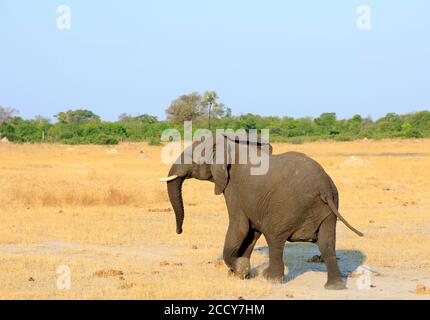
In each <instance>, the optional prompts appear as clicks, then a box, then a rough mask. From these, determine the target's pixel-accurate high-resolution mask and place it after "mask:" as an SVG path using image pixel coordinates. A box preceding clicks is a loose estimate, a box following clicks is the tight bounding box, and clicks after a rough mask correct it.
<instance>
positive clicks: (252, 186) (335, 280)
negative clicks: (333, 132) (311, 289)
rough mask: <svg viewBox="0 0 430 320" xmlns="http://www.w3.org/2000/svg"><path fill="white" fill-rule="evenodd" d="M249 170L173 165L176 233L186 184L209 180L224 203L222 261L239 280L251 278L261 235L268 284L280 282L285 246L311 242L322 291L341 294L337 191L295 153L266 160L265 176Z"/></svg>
mask: <svg viewBox="0 0 430 320" xmlns="http://www.w3.org/2000/svg"><path fill="white" fill-rule="evenodd" d="M236 145H238V148H239V147H241V146H240V143H236ZM270 150H271V149H270ZM270 153H271V151H270ZM182 157H183V155H182ZM250 168H251V165H248V164H231V165H222V164H212V165H210V164H200V165H199V164H195V163H193V164H188V165H184V164H174V165H173V166H172V167H171V169H170V172H169V176H172V175H178V176H179V178H177V179H176V180H174V181H171V182H168V183H167V188H168V194H169V198H170V201H171V204H172V206H173V209H174V211H175V215H176V224H177V230H176V231H177V233H178V234H180V233H182V224H183V220H184V208H183V201H182V183H183V182H184V180H185V179H189V178H195V179H199V180H209V181H212V182H214V183H215V193H216V194H222V193H223V194H224V197H225V201H226V203H227V209H228V214H229V227H228V231H227V235H226V238H225V245H224V254H223V257H224V261H225V263H226V265H227V266H228V268H229V269H230V270H231V272H233V273H235V274H236V275H238V276H239V277H241V278H247V277H248V276H249V273H250V256H251V253H252V250H253V248H254V245H255V243H256V242H257V240H258V239H259V237H260V236H261V234H263V235H264V237H265V238H266V240H267V243H268V246H269V266H268V268H267V269H266V270H265V271H264V276H265V277H266V278H267V279H270V280H275V281H281V282H282V281H283V277H284V263H283V250H284V245H285V243H286V241H289V242H313V243H316V244H317V245H318V247H319V250H320V252H321V255H322V257H323V259H324V262H325V264H326V266H327V271H328V281H327V283H326V285H325V288H326V289H344V288H345V285H344V283H343V281H342V275H341V272H340V271H339V268H338V265H337V260H336V252H335V242H336V221H337V218H341V216H340V214H339V213H338V212H337V208H338V205H339V200H338V192H337V189H336V186H335V185H334V183H333V181H332V180H331V179H330V177H329V176H328V175H327V174H326V172H325V171H324V169H323V168H322V167H321V166H320V165H319V164H318V163H317V162H315V161H314V160H312V159H311V158H309V157H307V156H306V155H304V154H302V153H297V152H287V153H284V154H280V155H270V168H269V171H268V173H267V174H266V175H262V176H252V175H251V174H250ZM342 221H344V220H343V218H342ZM344 222H345V223H347V222H346V221H344ZM348 226H349V225H348ZM349 227H350V226H349ZM351 228H352V227H351ZM354 231H355V232H357V233H358V234H359V235H362V234H361V233H359V232H358V231H356V230H355V229H354Z"/></svg>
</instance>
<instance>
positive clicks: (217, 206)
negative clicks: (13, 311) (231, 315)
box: [0, 140, 430, 299]
mask: <svg viewBox="0 0 430 320" xmlns="http://www.w3.org/2000/svg"><path fill="white" fill-rule="evenodd" d="M291 150H295V151H301V152H305V153H307V154H308V155H310V156H312V157H313V158H314V159H316V160H317V161H319V162H320V163H321V164H322V165H323V166H324V168H325V169H326V171H327V172H328V173H329V174H330V175H331V176H332V178H333V180H334V181H335V183H336V184H337V186H338V189H339V192H340V207H341V208H340V209H341V212H342V213H343V215H344V216H345V217H346V218H347V219H348V220H349V221H350V222H351V224H353V225H354V226H356V227H357V228H358V229H360V230H362V231H363V232H364V233H365V237H364V238H358V237H357V236H356V235H355V234H353V233H352V232H350V231H349V230H348V229H346V227H345V226H343V225H342V224H341V223H339V224H338V245H337V249H338V256H339V258H340V262H339V263H340V266H341V269H342V271H343V272H344V273H346V274H349V277H348V287H349V290H344V291H340V292H331V291H326V290H324V289H323V285H324V283H325V280H326V274H325V272H323V271H324V266H323V265H320V264H315V263H309V262H307V260H308V259H309V258H310V257H312V256H313V255H315V254H317V253H318V251H317V249H316V247H315V246H313V245H305V244H289V245H287V246H286V248H285V253H284V258H285V259H284V260H285V263H286V265H287V266H286V268H287V269H288V270H286V274H288V275H287V276H286V283H285V284H282V285H280V284H272V283H268V282H266V281H265V280H264V279H263V278H262V276H261V270H262V269H263V268H264V267H265V266H266V265H267V263H268V258H267V249H266V246H265V242H264V239H263V238H262V239H261V240H260V241H259V243H258V244H257V246H256V249H255V251H254V254H253V257H252V260H251V262H252V265H253V268H254V269H253V272H254V274H255V276H254V277H253V278H252V279H250V280H244V281H242V280H239V279H236V278H232V277H230V276H228V274H227V270H226V267H225V266H224V265H223V263H222V262H221V260H220V258H221V254H222V247H223V241H224V236H225V231H226V228H227V213H226V207H225V203H224V199H223V197H217V196H215V195H214V194H213V185H212V184H211V183H209V182H201V181H192V180H189V181H186V183H185V185H184V202H185V210H186V217H185V223H184V234H183V235H181V236H178V235H176V233H175V219H174V216H173V212H171V209H170V204H169V202H168V198H167V193H166V188H165V185H164V184H162V183H160V182H158V181H157V178H159V177H163V176H165V175H166V174H167V171H168V166H167V165H163V164H162V163H161V161H160V151H161V147H152V146H148V145H147V144H143V143H142V144H121V145H119V146H116V147H114V148H108V147H103V146H64V145H11V144H0V226H1V232H0V298H2V299H42V298H43V299H79V298H83V299H238V298H244V299H387V298H395V299H416V298H418V299H421V298H422V299H427V298H430V295H426V293H429V292H428V291H426V290H424V289H422V288H421V290H418V291H416V288H417V285H421V286H422V285H424V286H426V287H427V288H428V287H430V235H429V231H430V140H384V141H356V142H315V143H306V144H303V145H290V144H274V152H275V153H281V152H285V151H291ZM141 151H143V153H141ZM204 198H205V199H207V200H206V201H203V199H204ZM362 264H365V265H367V266H369V267H370V268H371V269H372V270H373V271H374V272H373V273H372V277H371V281H372V287H371V288H369V289H361V290H360V289H359V288H358V287H357V279H361V278H360V277H359V275H357V272H354V271H356V270H357V268H358V267H359V266H360V265H362ZM60 265H66V266H68V267H69V268H70V270H71V281H72V282H71V288H70V290H59V289H58V288H57V277H58V275H57V274H56V269H57V267H58V266H60Z"/></svg>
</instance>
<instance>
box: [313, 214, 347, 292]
mask: <svg viewBox="0 0 430 320" xmlns="http://www.w3.org/2000/svg"><path fill="white" fill-rule="evenodd" d="M336 221H337V217H336V216H335V215H334V214H331V215H329V216H328V217H327V218H326V219H325V220H324V221H323V222H322V224H321V226H320V229H319V231H318V240H317V244H318V248H319V250H320V252H321V255H322V258H323V259H324V263H325V264H326V266H327V278H328V280H327V283H326V285H325V288H326V289H329V290H342V289H346V287H345V284H344V283H343V281H342V274H341V272H340V270H339V266H338V264H337V259H336Z"/></svg>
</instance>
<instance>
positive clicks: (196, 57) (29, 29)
mask: <svg viewBox="0 0 430 320" xmlns="http://www.w3.org/2000/svg"><path fill="white" fill-rule="evenodd" d="M61 4H67V5H69V6H70V7H71V9H72V29H71V30H70V31H59V30H58V29H57V27H56V23H57V17H58V15H57V13H56V9H57V6H58V5H61ZM360 4H367V5H369V6H370V8H371V9H372V11H371V14H372V15H371V17H372V29H371V30H370V31H363V30H361V31H360V30H358V29H357V27H356V20H357V18H358V15H357V12H356V10H357V7H358V6H359V5H360ZM204 90H216V91H217V92H218V94H219V95H220V97H221V100H222V101H223V102H224V103H225V104H226V105H227V106H230V107H231V108H232V109H233V113H234V114H241V113H247V112H252V113H259V114H263V115H279V116H283V115H289V116H294V117H300V116H318V115H319V114H320V113H322V112H336V113H337V114H338V116H339V117H340V118H344V117H350V116H352V115H353V114H356V113H359V114H361V115H363V116H367V115H371V116H372V117H374V118H377V117H380V116H382V115H384V114H386V113H387V112H397V113H406V112H412V111H417V110H428V109H430V1H427V0H420V1H418V0H412V1H404V0H367V1H365V0H363V1H349V0H342V1H339V0H336V1H334V0H331V1H315V0H314V1H309V0H305V1H303V0H302V1H299V0H296V1H285V0H279V1H273V0H272V1H270V0H268V1H261V0H260V1H255V0H240V1H238V0H235V1H226V0H222V1H220V0H217V1H202V0H193V1H190V0H183V1H177V0H171V1H167V0H157V1H155V0H150V1H137V0H136V1H131V0H124V1H101V0H92V1H84V0H58V1H54V0H43V1H32V0H27V1H24V0H0V105H3V106H10V107H14V108H17V109H19V110H20V114H21V116H23V117H33V116H34V115H37V114H41V115H44V116H48V117H51V116H52V115H53V114H56V113H57V112H59V111H64V110H67V109H70V108H88V109H91V110H92V111H94V112H95V113H97V114H99V115H101V116H102V118H103V119H106V120H115V119H116V118H117V116H118V115H119V114H120V113H123V112H127V113H131V114H142V113H149V114H153V115H156V116H158V117H159V118H160V119H164V117H165V115H164V110H165V109H166V107H167V106H168V105H169V103H170V102H171V101H172V100H173V99H174V98H176V97H177V96H178V95H180V94H183V93H189V92H192V91H199V92H202V91H204Z"/></svg>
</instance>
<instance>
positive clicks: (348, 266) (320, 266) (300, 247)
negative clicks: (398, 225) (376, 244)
mask: <svg viewBox="0 0 430 320" xmlns="http://www.w3.org/2000/svg"><path fill="white" fill-rule="evenodd" d="M255 250H256V251H258V252H262V253H265V254H266V255H267V258H268V257H269V248H268V247H259V248H256V249H255ZM319 255H320V252H319V250H318V247H317V246H316V245H315V244H312V243H289V244H286V245H285V248H284V264H285V265H286V266H287V267H288V273H287V275H286V276H285V278H284V281H285V282H289V281H292V280H294V279H295V278H297V277H298V276H300V275H302V274H304V273H306V272H309V271H313V272H327V269H326V266H325V264H324V262H312V261H315V260H317V259H315V257H316V256H319ZM336 255H337V259H338V264H339V268H340V271H341V272H342V274H344V275H345V277H347V276H349V275H350V274H351V273H353V272H354V271H355V270H356V269H357V268H358V267H359V266H361V265H362V264H363V261H364V259H365V256H364V254H363V253H362V252H361V251H358V250H336ZM267 265H268V262H267V263H265V264H264V265H260V266H257V267H255V268H253V270H252V274H254V275H255V274H257V273H260V272H257V270H260V269H264V268H266V267H267Z"/></svg>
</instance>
